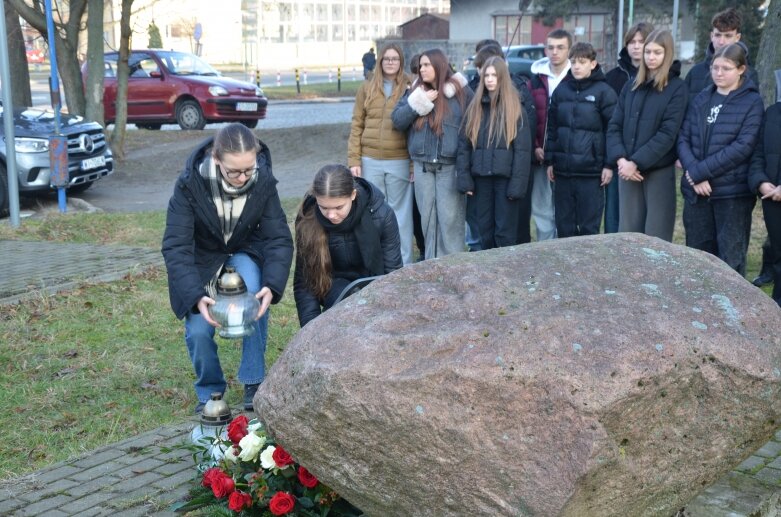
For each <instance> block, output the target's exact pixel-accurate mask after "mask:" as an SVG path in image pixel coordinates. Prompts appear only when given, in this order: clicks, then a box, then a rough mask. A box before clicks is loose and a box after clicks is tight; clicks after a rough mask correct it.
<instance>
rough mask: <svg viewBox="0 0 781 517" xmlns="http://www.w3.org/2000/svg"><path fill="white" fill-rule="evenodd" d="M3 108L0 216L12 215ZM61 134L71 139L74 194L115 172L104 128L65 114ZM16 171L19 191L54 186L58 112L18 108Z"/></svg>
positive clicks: (0, 123)
mask: <svg viewBox="0 0 781 517" xmlns="http://www.w3.org/2000/svg"><path fill="white" fill-rule="evenodd" d="M4 115H5V112H4V110H3V107H2V106H0V136H2V139H0V216H2V215H5V214H6V213H7V212H8V185H7V178H8V173H7V169H6V150H7V144H8V143H7V141H6V138H5V126H4V122H3V116H4ZM60 120H61V124H60V132H61V133H62V135H64V136H66V137H67V138H68V172H69V175H70V183H69V185H68V190H69V191H70V192H71V193H75V192H83V191H84V190H87V189H88V188H89V187H90V186H91V185H92V184H93V183H94V182H95V181H97V180H98V179H100V178H102V177H104V176H108V175H109V174H111V173H112V172H114V158H113V156H112V154H111V149H110V148H109V146H108V145H107V142H106V136H105V135H104V133H103V128H102V127H101V126H100V124H98V123H96V122H87V121H85V120H84V119H83V118H81V117H77V116H74V115H68V114H62V115H61V116H60ZM14 132H15V148H16V168H17V172H18V173H19V174H18V175H19V192H20V193H34V192H46V191H49V190H51V189H52V186H51V185H50V174H51V168H50V167H51V166H50V162H49V136H50V135H53V134H54V112H52V111H45V110H41V109H38V108H14Z"/></svg>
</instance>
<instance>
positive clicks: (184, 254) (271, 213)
mask: <svg viewBox="0 0 781 517" xmlns="http://www.w3.org/2000/svg"><path fill="white" fill-rule="evenodd" d="M212 142H213V139H212V138H210V139H208V140H206V141H205V142H203V143H202V144H201V145H200V147H199V148H198V149H196V150H195V152H193V153H192V154H191V155H190V157H189V158H188V160H187V166H186V168H185V170H184V172H182V174H181V175H180V176H179V178H178V179H177V180H176V186H175V187H174V193H173V195H172V196H171V200H170V201H169V202H168V215H167V217H166V223H165V234H164V235H163V248H162V252H163V258H164V259H165V265H166V268H167V270H168V293H169V297H170V299H171V308H172V309H173V311H174V313H175V314H176V317H177V318H180V319H181V318H184V317H185V316H186V315H187V313H188V311H191V310H197V309H195V307H196V305H197V304H198V301H199V300H200V299H201V298H202V297H203V296H206V294H207V293H206V289H205V286H206V284H208V283H209V281H210V280H211V279H212V278H213V277H214V275H216V274H217V271H218V270H219V268H220V267H221V266H222V265H223V264H224V263H225V261H226V260H227V259H228V257H229V256H231V255H232V254H235V253H246V254H248V255H249V256H250V257H252V258H253V260H254V261H255V262H256V263H257V264H258V267H260V269H261V271H262V278H263V286H264V287H268V288H269V289H270V290H271V292H272V293H273V299H272V303H277V302H278V301H279V300H280V299H281V298H282V294H283V293H284V292H285V284H286V283H287V278H288V275H289V274H290V263H291V261H292V259H293V239H292V238H291V236H290V228H289V227H288V225H287V219H286V218H285V212H284V211H283V210H282V205H281V204H280V202H279V195H278V194H277V187H276V184H277V180H276V178H274V176H273V175H272V173H271V153H270V152H269V150H268V147H266V145H265V144H263V143H262V142H260V145H261V149H260V151H259V152H258V161H257V164H258V172H257V174H258V178H257V181H256V182H255V185H254V186H253V187H252V188H251V189H250V190H249V192H248V194H247V200H246V204H245V205H244V209H243V210H242V212H241V217H240V218H239V221H238V223H237V225H236V228H235V230H234V231H233V234H232V236H231V238H230V240H229V241H228V243H227V244H226V243H225V238H224V236H223V233H222V224H221V222H220V220H219V218H218V215H217V208H216V207H215V206H214V202H213V201H212V198H211V193H210V191H209V186H208V181H207V180H206V179H204V178H203V177H201V174H200V173H199V172H198V167H199V166H200V164H201V162H203V160H204V158H205V157H206V156H207V155H208V154H209V153H210V152H211V147H212Z"/></svg>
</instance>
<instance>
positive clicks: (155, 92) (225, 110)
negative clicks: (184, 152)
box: [82, 49, 268, 129]
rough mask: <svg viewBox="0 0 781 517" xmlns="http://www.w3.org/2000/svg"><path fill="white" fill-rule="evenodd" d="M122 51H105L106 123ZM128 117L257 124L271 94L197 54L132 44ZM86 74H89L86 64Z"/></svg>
mask: <svg viewBox="0 0 781 517" xmlns="http://www.w3.org/2000/svg"><path fill="white" fill-rule="evenodd" d="M118 59H119V53H117V52H109V53H107V54H106V55H105V73H104V95H103V106H104V110H105V120H106V123H107V124H110V123H113V122H114V119H115V117H116V97H117V61H118ZM128 65H129V66H130V76H129V78H128V85H127V90H128V92H127V121H128V122H130V123H133V124H135V125H136V126H138V127H140V128H144V129H160V126H161V125H162V124H172V123H177V124H179V126H180V127H181V128H182V129H203V127H204V126H205V125H206V124H207V123H210V122H241V123H242V124H244V125H245V126H247V127H252V128H254V127H256V126H257V125H258V120H260V119H262V118H265V117H266V107H267V105H268V99H267V98H266V96H265V95H264V94H263V90H261V89H260V88H258V87H257V86H255V85H254V84H252V83H248V82H245V81H238V80H236V79H232V78H229V77H224V76H222V75H221V74H220V73H219V72H218V71H217V70H215V69H214V68H212V67H211V66H209V65H208V64H207V63H206V62H205V61H203V60H202V59H201V58H199V57H198V56H195V55H193V54H189V53H186V52H176V51H173V50H151V49H150V50H134V51H132V52H131V53H130V58H129V60H128ZM82 74H84V76H85V80H86V74H87V67H86V65H85V66H84V67H83V68H82Z"/></svg>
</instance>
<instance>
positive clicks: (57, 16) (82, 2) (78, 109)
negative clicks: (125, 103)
mask: <svg viewBox="0 0 781 517" xmlns="http://www.w3.org/2000/svg"><path fill="white" fill-rule="evenodd" d="M4 1H5V3H6V5H9V4H10V5H12V6H13V8H14V9H15V10H16V11H17V12H18V13H19V16H21V17H22V18H24V19H25V20H26V21H27V23H29V24H30V25H31V26H33V27H35V29H36V30H38V32H40V33H41V35H43V36H44V37H46V38H47V40H48V34H49V33H48V30H47V26H46V12H45V9H44V5H43V2H33V5H32V6H30V5H27V3H26V2H25V0H4ZM86 7H87V0H70V2H69V4H68V9H69V11H68V19H67V21H63V20H62V18H61V13H60V12H58V11H56V12H54V13H53V17H54V27H55V31H54V32H55V43H54V45H55V47H56V50H57V52H56V53H57V67H58V72H59V75H60V79H61V81H62V85H61V86H62V89H63V90H64V92H65V103H66V105H67V106H68V112H70V113H73V114H75V115H84V111H85V101H84V90H83V83H82V80H81V67H80V64H79V59H78V51H77V49H78V48H79V29H80V28H81V20H82V17H83V16H84V11H85V10H86ZM101 32H102V31H101Z"/></svg>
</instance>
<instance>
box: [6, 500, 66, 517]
mask: <svg viewBox="0 0 781 517" xmlns="http://www.w3.org/2000/svg"><path fill="white" fill-rule="evenodd" d="M70 501H71V498H70V497H68V496H66V495H56V496H54V497H48V498H46V499H41V500H40V501H38V502H36V503H29V504H28V505H27V506H25V507H24V508H20V509H19V510H18V511H17V513H18V515H50V514H51V513H52V512H54V511H55V510H57V509H58V508H59V507H60V506H62V505H63V504H65V503H69V502H70Z"/></svg>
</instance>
